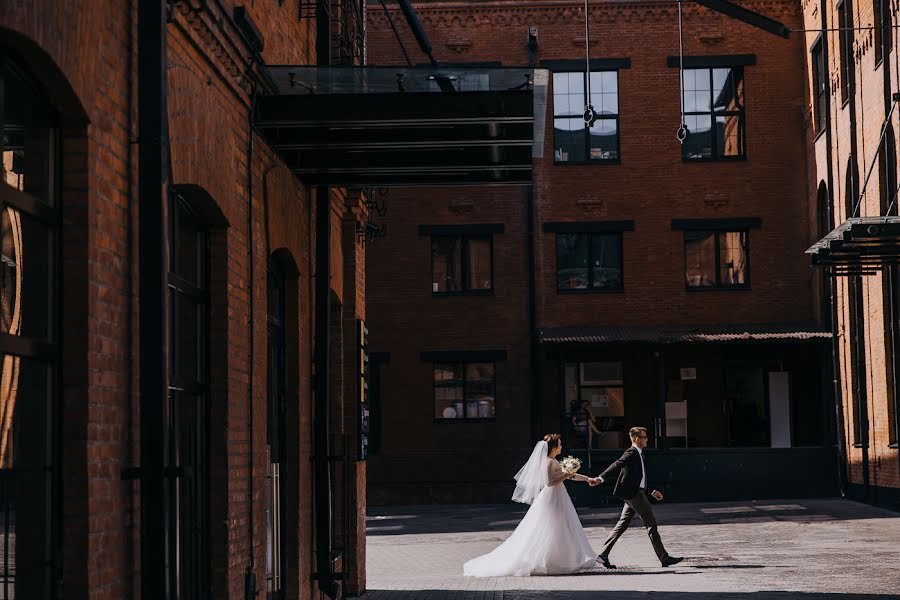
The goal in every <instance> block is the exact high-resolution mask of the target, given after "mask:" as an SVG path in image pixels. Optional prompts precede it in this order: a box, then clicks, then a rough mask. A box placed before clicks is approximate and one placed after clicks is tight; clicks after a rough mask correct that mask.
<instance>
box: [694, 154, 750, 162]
mask: <svg viewBox="0 0 900 600" xmlns="http://www.w3.org/2000/svg"><path fill="white" fill-rule="evenodd" d="M681 162H683V163H733V162H747V155H746V154H745V155H743V156H723V157H721V158H712V157H710V158H687V157H684V156H682V157H681Z"/></svg>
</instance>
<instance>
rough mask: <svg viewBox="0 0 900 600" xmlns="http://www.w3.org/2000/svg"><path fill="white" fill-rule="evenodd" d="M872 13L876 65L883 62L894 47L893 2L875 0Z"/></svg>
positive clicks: (889, 0)
mask: <svg viewBox="0 0 900 600" xmlns="http://www.w3.org/2000/svg"><path fill="white" fill-rule="evenodd" d="M872 12H873V15H874V17H875V27H874V29H873V31H874V33H875V44H874V45H875V64H876V65H877V64H878V63H880V62H881V61H882V59H883V58H884V56H885V54H889V53H890V51H891V49H892V48H893V46H894V36H893V31H892V27H891V0H874V6H873V7H872Z"/></svg>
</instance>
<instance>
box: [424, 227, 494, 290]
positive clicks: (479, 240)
mask: <svg viewBox="0 0 900 600" xmlns="http://www.w3.org/2000/svg"><path fill="white" fill-rule="evenodd" d="M492 254H493V239H492V237H491V236H490V235H472V236H468V235H441V236H432V238H431V274H432V287H431V291H432V293H434V294H459V293H489V292H491V291H493V289H494V277H493V258H492Z"/></svg>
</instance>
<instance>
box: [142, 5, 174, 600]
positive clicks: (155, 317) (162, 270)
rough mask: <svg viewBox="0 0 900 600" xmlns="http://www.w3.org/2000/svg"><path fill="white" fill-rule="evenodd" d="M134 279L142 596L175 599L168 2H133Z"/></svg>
mask: <svg viewBox="0 0 900 600" xmlns="http://www.w3.org/2000/svg"><path fill="white" fill-rule="evenodd" d="M137 30H138V134H139V142H138V144H139V145H138V147H139V151H138V202H139V214H138V260H139V267H138V278H139V292H138V294H139V296H138V297H139V300H140V315H139V321H138V328H139V329H138V332H139V336H140V345H141V346H140V362H139V374H140V419H141V424H140V427H141V467H140V479H141V492H140V494H141V542H140V544H141V597H142V598H159V599H162V600H164V599H166V598H170V597H172V593H173V590H170V589H169V588H168V584H169V577H168V573H167V568H166V567H167V556H166V550H167V546H168V538H167V534H168V531H169V528H168V527H167V520H168V514H167V508H166V507H167V506H168V503H167V502H166V497H167V493H166V492H167V487H168V482H167V480H166V473H165V470H166V423H167V418H166V398H167V395H168V368H167V354H166V347H167V346H166V343H167V340H166V336H167V332H168V328H167V327H160V323H166V322H167V321H168V306H167V296H168V293H167V275H168V263H169V261H168V252H169V244H168V228H167V226H166V224H167V214H166V212H167V209H168V206H167V204H168V203H167V201H166V193H167V189H168V185H169V181H168V179H169V177H168V176H169V172H168V171H169V153H168V123H167V115H168V108H167V97H166V66H167V65H166V2H162V1H160V0H141V2H140V4H139V6H138V27H137Z"/></svg>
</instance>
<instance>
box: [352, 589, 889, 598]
mask: <svg viewBox="0 0 900 600" xmlns="http://www.w3.org/2000/svg"><path fill="white" fill-rule="evenodd" d="M475 598H477V599H478V600H481V599H484V600H598V599H599V600H607V599H610V600H612V599H615V600H647V599H650V598H652V599H653V600H790V599H794V598H796V599H797V600H850V599H853V598H856V599H859V600H897V595H895V594H832V593H804V592H732V593H728V592H660V591H654V592H635V591H626V590H605V591H560V592H554V591H552V590H495V591H481V592H475V591H463V590H374V591H370V592H366V593H365V594H363V595H362V596H361V597H360V600H470V599H475Z"/></svg>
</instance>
